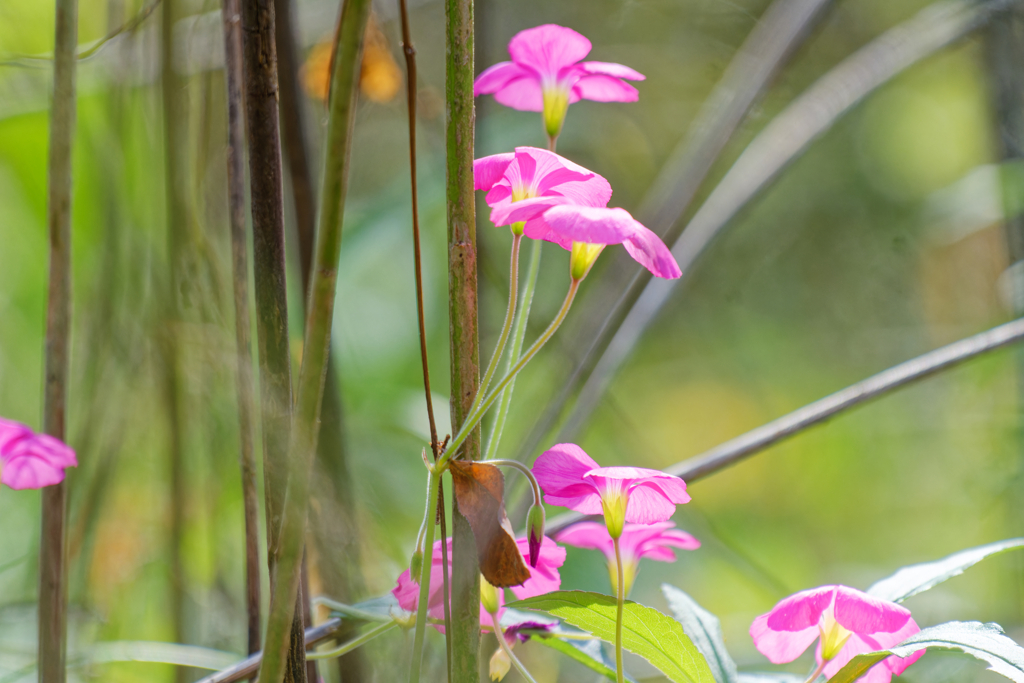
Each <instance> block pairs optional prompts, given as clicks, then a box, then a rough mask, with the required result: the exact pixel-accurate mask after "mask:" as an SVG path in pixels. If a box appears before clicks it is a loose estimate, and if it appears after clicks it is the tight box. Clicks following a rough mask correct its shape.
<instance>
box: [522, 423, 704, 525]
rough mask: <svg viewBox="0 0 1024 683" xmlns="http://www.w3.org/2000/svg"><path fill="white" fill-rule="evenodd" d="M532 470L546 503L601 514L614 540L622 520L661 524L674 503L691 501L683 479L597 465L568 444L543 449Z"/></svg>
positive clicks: (642, 469)
mask: <svg viewBox="0 0 1024 683" xmlns="http://www.w3.org/2000/svg"><path fill="white" fill-rule="evenodd" d="M533 474H534V476H535V477H536V478H537V482H538V483H539V484H540V487H541V488H542V489H543V490H544V502H545V503H547V504H548V505H560V506H562V507H567V508H569V509H571V510H575V511H576V512H582V513H583V514H585V515H597V514H602V513H603V514H604V521H605V525H606V526H607V527H608V532H609V533H610V534H611V536H612V537H613V538H618V537H620V536H621V535H622V532H623V524H624V523H625V522H633V523H636V524H653V523H655V522H664V521H666V520H668V519H669V518H670V517H671V516H672V514H673V513H674V512H675V511H676V505H681V504H683V503H688V502H690V496H689V494H688V493H686V482H684V481H683V480H682V479H680V478H679V477H676V476H673V475H671V474H665V473H664V472H659V471H658V470H649V469H646V468H643V467H601V466H600V465H598V464H597V463H596V462H594V460H593V459H592V458H591V457H590V456H589V455H587V454H586V453H584V452H583V449H582V448H580V447H579V446H577V445H576V444H572V443H560V444H557V445H555V446H553V447H552V448H550V449H549V450H547V451H544V452H543V453H541V455H540V457H539V458H537V462H536V463H534V465H533Z"/></svg>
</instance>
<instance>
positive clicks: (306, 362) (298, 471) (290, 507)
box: [259, 0, 370, 683]
mask: <svg viewBox="0 0 1024 683" xmlns="http://www.w3.org/2000/svg"><path fill="white" fill-rule="evenodd" d="M369 9H370V2H369V0H349V1H348V2H346V3H345V4H344V6H343V9H342V16H341V30H340V31H339V32H338V45H337V49H336V55H335V63H334V75H333V78H332V83H331V102H330V111H329V118H328V124H327V138H326V150H325V163H324V172H323V187H322V189H321V192H320V213H319V215H320V224H319V229H318V230H317V241H316V253H315V254H314V259H313V261H314V263H313V267H314V269H313V273H314V277H313V280H312V282H311V283H310V287H309V301H308V304H307V306H306V310H307V317H306V332H305V336H304V339H305V344H304V348H303V354H302V365H301V367H300V370H299V385H298V390H297V393H296V402H295V412H294V417H293V423H292V429H291V434H290V438H289V444H288V460H287V462H288V486H287V489H286V492H285V505H284V515H283V517H282V523H281V534H280V553H279V556H278V566H277V572H276V576H274V577H273V578H272V582H271V584H272V585H271V598H270V618H269V620H268V622H267V635H266V647H265V649H264V659H263V663H262V665H261V667H260V675H259V681H260V683H279V682H280V681H281V679H282V677H283V675H284V667H285V654H286V651H287V645H288V630H289V625H290V624H291V622H292V619H293V616H294V611H295V599H296V596H297V593H298V586H299V570H300V566H301V559H302V546H303V539H304V536H305V529H306V516H307V509H308V499H309V484H310V474H311V469H312V463H313V456H314V454H315V451H316V442H317V426H318V423H319V420H320V408H321V402H322V399H323V386H324V376H325V372H326V369H327V359H328V355H329V350H330V340H331V323H332V321H333V318H334V299H335V291H336V289H337V277H338V259H339V257H340V254H341V236H342V218H343V216H344V204H345V190H346V187H347V184H348V170H349V157H350V153H351V144H350V140H351V137H352V127H353V125H354V123H355V105H356V96H357V95H358V82H359V70H360V63H361V57H362V49H363V36H364V33H365V30H366V21H367V18H368V17H369Z"/></svg>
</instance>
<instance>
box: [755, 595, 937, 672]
mask: <svg viewBox="0 0 1024 683" xmlns="http://www.w3.org/2000/svg"><path fill="white" fill-rule="evenodd" d="M920 630H921V629H920V628H918V626H917V623H915V622H914V620H913V619H912V618H911V617H910V610H908V609H907V608H905V607H902V606H900V605H897V604H896V603H894V602H888V601H887V600H880V599H879V598H875V597H872V596H870V595H868V594H867V593H862V592H861V591H859V590H856V589H854V588H848V587H847V586H821V587H820V588H812V589H811V590H806V591H801V592H799V593H796V594H794V595H791V596H789V597H788V598H786V599H784V600H782V601H781V602H779V604H777V605H775V607H773V608H772V611H770V612H768V613H767V614H762V615H761V616H759V617H758V618H757V619H754V623H753V625H751V627H750V636H751V637H752V638H753V639H754V646H755V647H757V649H758V651H760V652H761V654H763V655H764V656H765V657H767V658H768V659H769V660H770V661H771V662H772V663H773V664H782V663H785V662H791V661H793V660H794V659H796V658H797V657H799V656H800V655H801V654H803V652H804V650H806V649H807V647H808V646H809V645H810V644H811V643H813V642H814V641H815V640H817V639H819V638H820V642H819V643H818V648H817V651H816V653H815V655H814V656H815V659H817V661H818V666H819V670H820V671H822V672H823V673H824V674H825V676H826V677H828V678H831V677H832V676H834V675H835V674H836V672H838V671H839V670H840V669H841V668H843V666H845V665H846V663H847V662H849V661H850V660H851V659H853V658H854V657H855V656H857V655H859V654H863V653H865V652H874V651H876V650H884V649H886V648H888V647H892V646H893V645H896V644H898V643H900V642H902V641H904V640H906V639H907V638H909V637H910V636H912V635H913V634H915V633H917V632H918V631H920ZM922 654H924V650H920V651H918V652H915V653H914V654H912V655H911V656H909V657H907V658H906V659H902V658H900V657H897V656H895V655H892V656H890V657H886V658H885V659H883V660H882V661H881V662H879V663H878V664H876V665H875V666H873V667H871V669H870V670H869V671H868V672H867V674H865V675H864V676H863V677H862V678H861V679H860V680H861V681H863V682H864V683H889V681H890V679H891V678H892V675H893V674H896V675H899V674H902V673H903V670H904V669H906V668H907V667H908V666H910V665H911V664H913V663H914V662H916V661H917V659H918V658H919V657H920V656H921V655H922Z"/></svg>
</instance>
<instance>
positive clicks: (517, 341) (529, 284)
mask: <svg viewBox="0 0 1024 683" xmlns="http://www.w3.org/2000/svg"><path fill="white" fill-rule="evenodd" d="M552 151H553V150H552ZM530 242H531V246H530V265H529V267H528V268H527V271H526V283H525V284H524V285H523V293H522V300H521V302H520V303H519V310H517V311H516V327H515V332H514V333H513V334H512V345H511V346H510V347H509V350H508V362H507V364H506V366H505V368H506V369H505V372H508V371H509V370H511V369H512V367H513V366H515V364H516V363H517V362H518V361H519V354H520V352H521V351H522V349H523V341H524V340H525V338H526V324H527V321H529V319H530V306H531V305H532V304H533V293H534V291H535V290H536V289H537V275H538V274H539V273H540V256H541V251H542V249H543V246H544V243H543V242H542V241H541V240H530ZM515 386H516V381H515V378H513V379H512V381H511V382H509V383H508V386H506V387H505V388H504V389H502V390H501V398H500V400H499V401H498V414H497V415H496V416H495V417H494V424H493V425H492V426H491V437H490V439H488V441H487V451H486V453H485V454H484V459H485V460H491V459H492V458H494V456H496V455H497V454H498V445H499V444H500V443H501V433H502V432H503V431H504V430H505V420H506V418H507V417H508V409H509V406H511V405H512V391H513V390H514V389H515Z"/></svg>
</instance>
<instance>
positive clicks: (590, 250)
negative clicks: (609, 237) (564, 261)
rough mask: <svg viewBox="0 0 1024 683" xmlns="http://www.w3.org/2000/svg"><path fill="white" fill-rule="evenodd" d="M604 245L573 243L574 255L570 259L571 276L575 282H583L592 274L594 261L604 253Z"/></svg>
mask: <svg viewBox="0 0 1024 683" xmlns="http://www.w3.org/2000/svg"><path fill="white" fill-rule="evenodd" d="M604 248H605V245H603V244H590V243H589V242H573V243H572V255H571V256H570V257H569V275H570V277H572V279H573V280H582V279H583V278H585V277H586V276H587V273H589V272H590V268H591V266H593V265H594V261H596V260H597V257H598V256H600V255H601V252H602V251H604Z"/></svg>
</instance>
